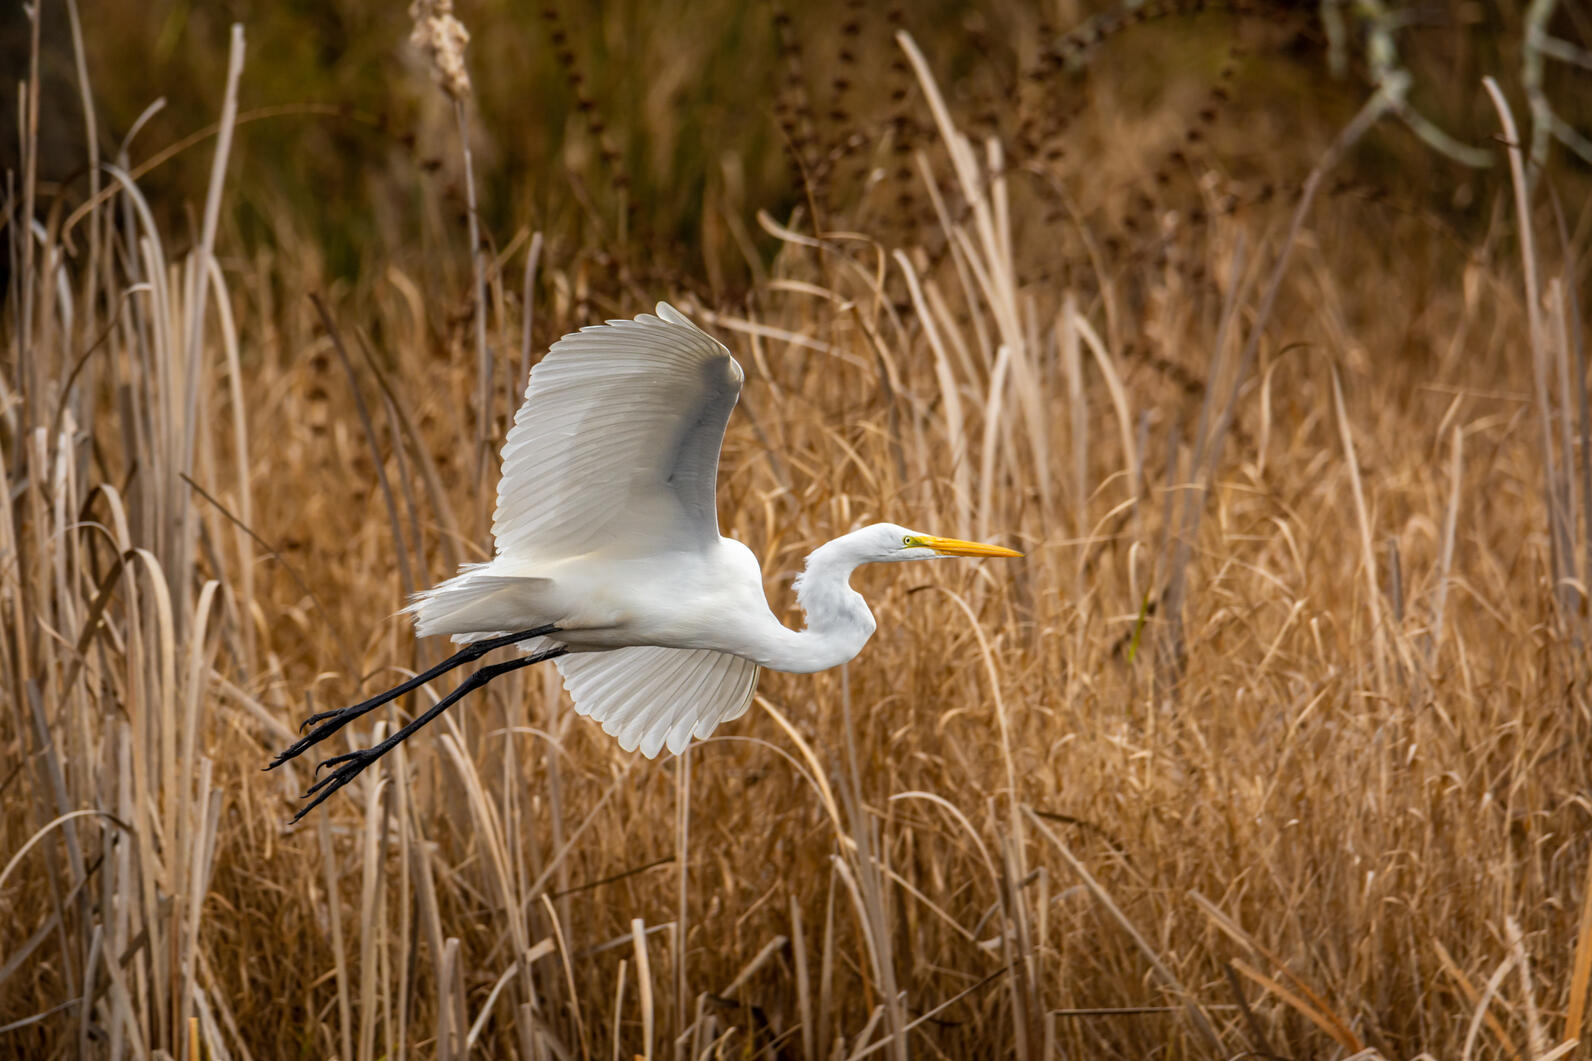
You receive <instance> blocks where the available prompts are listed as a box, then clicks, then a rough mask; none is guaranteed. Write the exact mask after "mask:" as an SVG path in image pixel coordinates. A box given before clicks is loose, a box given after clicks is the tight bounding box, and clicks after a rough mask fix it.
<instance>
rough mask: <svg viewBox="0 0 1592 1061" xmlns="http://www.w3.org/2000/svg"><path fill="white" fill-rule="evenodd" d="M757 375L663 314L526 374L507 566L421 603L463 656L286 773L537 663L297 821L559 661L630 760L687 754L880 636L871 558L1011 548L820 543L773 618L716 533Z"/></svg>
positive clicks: (624, 325)
mask: <svg viewBox="0 0 1592 1061" xmlns="http://www.w3.org/2000/svg"><path fill="white" fill-rule="evenodd" d="M743 379H744V374H743V373H742V371H741V366H740V365H738V364H737V363H736V361H735V358H733V357H731V356H730V352H729V351H728V350H727V349H725V347H724V346H723V344H721V343H720V342H718V341H717V340H716V339H714V338H712V337H711V336H709V335H708V334H707V333H706V332H703V331H702V330H701V329H699V328H698V327H697V326H696V325H694V324H692V323H691V322H690V321H689V320H687V319H686V318H685V317H684V316H683V315H682V314H681V313H679V312H678V311H677V310H675V309H674V308H673V307H671V306H669V305H667V304H666V303H659V304H658V307H657V313H656V315H654V314H642V315H641V316H639V317H637V318H636V319H635V320H633V321H624V320H621V321H609V322H608V323H607V324H603V325H597V326H594V327H590V328H583V329H581V330H580V331H578V332H575V333H573V334H571V335H566V336H564V337H563V338H562V339H560V340H559V341H558V342H556V343H554V344H553V346H552V349H550V350H549V351H548V353H547V356H546V357H544V358H543V359H542V361H541V362H540V363H539V364H538V365H537V366H536V367H535V368H533V369H532V370H531V378H530V381H529V384H528V385H527V387H526V391H525V402H524V404H523V405H521V406H520V409H519V411H518V413H516V414H515V417H514V426H513V428H512V429H510V431H509V435H508V439H507V440H506V442H505V443H504V446H503V476H502V479H501V481H500V482H499V484H498V503H497V511H496V514H495V515H494V517H493V521H492V534H493V537H494V538H495V539H496V549H495V555H494V556H493V558H492V559H491V560H489V561H487V562H486V563H484V564H475V565H471V566H468V567H466V568H465V569H464V570H462V571H461V572H460V573H459V574H458V575H457V576H455V577H454V578H451V579H449V580H448V581H446V582H444V583H442V584H441V585H439V586H436V587H435V588H433V589H430V590H427V591H425V592H424V593H421V594H418V595H417V596H416V597H415V599H414V601H413V602H412V603H411V604H410V606H409V608H408V609H407V610H408V611H410V612H412V613H413V614H414V616H415V627H416V632H417V633H418V634H419V635H421V636H426V635H432V634H442V635H450V636H452V637H453V639H454V640H455V641H459V642H462V643H464V644H465V645H466V646H467V647H466V648H465V649H464V650H462V651H461V652H459V653H457V654H456V655H455V656H454V657H453V658H452V659H449V660H448V661H446V662H445V663H443V664H441V665H439V666H437V667H434V668H432V669H431V670H429V671H427V672H425V673H424V674H421V675H417V676H416V677H415V678H413V679H411V680H409V681H407V682H405V683H403V684H401V685H399V686H396V687H394V688H393V689H390V690H388V691H386V692H384V693H381V694H379V695H377V696H375V697H372V698H370V699H369V700H366V701H364V702H362V703H359V704H356V705H354V706H352V707H348V708H344V709H342V710H340V711H331V712H326V713H324V714H321V715H317V716H315V717H314V718H312V719H311V720H310V722H311V723H316V724H317V725H316V728H315V729H314V730H313V731H312V732H310V733H309V734H308V735H307V736H305V737H304V738H303V739H301V740H300V741H298V742H297V743H296V744H294V745H293V746H292V747H290V748H288V749H287V750H286V751H284V752H283V753H282V754H281V755H279V756H278V757H277V758H276V760H275V761H274V762H273V763H272V765H273V766H276V765H279V764H281V763H282V762H285V761H287V760H288V759H291V758H293V757H294V756H297V755H299V754H301V753H302V752H304V751H305V750H306V749H307V748H309V747H310V746H312V745H314V744H316V743H317V742H319V741H321V740H324V739H325V738H326V737H328V736H330V735H331V734H332V733H334V732H336V731H337V730H338V729H340V728H341V727H342V726H344V725H347V724H348V723H349V722H351V721H353V720H354V719H355V718H358V717H360V716H361V715H363V714H365V713H366V712H368V711H371V710H373V709H375V708H376V707H379V706H380V705H382V704H384V703H387V702H389V701H390V700H393V699H395V698H396V697H398V696H400V695H402V694H403V693H405V692H408V691H410V690H412V689H415V688H418V687H419V686H420V685H422V684H424V683H426V682H428V681H431V680H432V679H434V678H436V677H438V676H439V675H441V674H443V673H445V672H446V671H448V670H451V669H453V668H454V667H458V666H461V665H463V664H464V663H468V662H470V661H472V660H475V659H479V658H480V657H481V656H482V655H484V654H485V653H486V652H487V651H490V650H491V649H493V648H496V647H501V646H503V645H508V644H513V645H515V646H516V647H517V648H519V649H520V650H521V651H523V652H525V653H528V655H527V656H525V657H523V658H520V659H517V660H514V661H511V662H508V663H499V664H492V665H489V666H485V667H482V668H481V669H479V670H477V671H475V672H474V673H473V674H472V675H471V676H470V677H469V678H467V679H466V680H465V681H464V682H463V683H462V684H461V685H460V686H459V688H458V689H456V690H455V691H454V692H453V693H451V694H449V696H447V697H445V698H443V699H442V700H441V701H439V702H438V703H437V704H436V705H435V706H434V707H432V708H431V709H430V710H428V711H427V712H425V713H424V714H423V715H421V716H420V717H418V718H417V719H415V720H414V721H413V722H411V723H409V724H408V725H406V726H405V727H404V728H403V729H401V730H399V731H398V732H397V733H396V734H394V735H393V736H392V737H389V738H388V739H387V740H385V741H383V742H382V743H381V744H379V745H377V746H376V747H374V748H371V749H366V750H363V751H358V752H351V753H348V754H346V755H341V756H335V757H333V758H332V759H330V760H328V762H327V763H323V764H322V765H323V766H324V765H329V764H342V765H341V766H339V768H338V769H337V770H336V771H334V772H333V773H332V774H329V775H327V776H326V777H324V778H322V779H321V780H320V781H319V782H317V783H316V785H315V786H314V787H312V788H311V790H310V793H309V794H311V795H313V794H315V793H317V792H318V793H319V795H318V796H316V799H315V801H314V802H312V803H310V804H309V805H308V806H306V807H305V808H304V809H303V810H301V811H300V812H299V813H300V816H302V815H303V814H304V813H305V812H307V811H308V810H309V809H310V808H311V807H314V806H315V805H316V804H317V803H319V802H320V801H321V800H323V799H325V798H326V796H328V795H330V794H331V792H333V791H336V789H337V788H340V787H341V786H342V785H344V784H347V783H348V781H350V780H352V778H353V777H354V776H356V775H357V774H358V773H359V772H360V771H361V770H363V769H365V767H367V766H369V765H370V763H372V762H374V761H375V760H376V759H377V758H379V757H380V756H381V755H383V754H385V753H386V752H387V751H389V750H391V748H392V747H395V746H396V745H397V743H398V742H400V741H402V740H404V739H405V738H406V737H408V736H409V735H410V734H411V733H413V732H414V731H415V730H416V729H418V728H419V727H420V726H422V725H424V724H425V723H426V722H427V721H429V720H430V719H431V718H434V717H435V716H436V714H438V713H440V712H441V711H443V710H445V709H446V708H447V707H448V706H449V705H450V704H452V703H454V702H455V701H456V700H457V699H459V698H460V697H462V696H463V695H465V694H466V693H468V692H469V691H470V690H471V689H473V688H478V687H480V686H481V685H484V684H485V683H486V682H488V681H490V680H491V679H492V678H494V677H496V676H497V675H498V674H501V673H504V672H505V671H507V670H511V669H514V668H516V667H519V666H524V665H527V664H530V663H535V662H538V661H539V660H542V659H556V661H557V665H558V668H559V671H560V673H561V674H562V675H563V678H564V685H565V687H566V688H567V689H568V690H569V693H570V696H571V697H572V698H573V700H574V702H575V708H576V710H577V711H579V712H580V713H581V714H583V715H588V716H590V717H591V718H593V719H594V720H596V721H597V722H599V723H601V724H602V727H603V729H604V730H605V731H607V732H608V733H610V734H612V735H613V736H615V737H617V738H618V740H619V743H620V744H621V746H623V747H624V748H625V749H626V750H627V751H630V750H635V749H638V748H639V749H640V751H641V752H642V754H643V755H646V756H648V757H651V756H654V755H657V754H658V752H659V751H661V750H662V749H663V748H665V747H667V748H668V749H669V750H670V751H673V752H676V753H678V752H680V751H683V750H684V749H685V747H686V745H687V744H688V743H689V742H690V741H691V739H692V738H693V737H696V738H703V737H707V736H708V735H709V734H710V733H712V732H713V729H714V727H715V726H717V725H719V724H720V723H722V722H725V721H728V720H730V719H734V718H737V717H739V716H740V715H741V714H742V713H744V712H745V711H746V709H747V707H748V706H749V705H750V703H751V700H752V693H753V691H754V689H755V688H756V685H757V675H758V669H759V668H760V667H768V668H772V669H775V670H784V671H795V672H810V671H817V670H823V669H826V668H828V667H833V666H836V665H838V664H841V663H844V662H845V661H846V660H849V659H851V658H852V657H853V656H855V655H856V654H857V653H858V652H859V651H860V650H861V649H862V646H863V644H864V643H866V642H867V640H868V638H869V637H870V636H871V635H872V634H873V631H874V619H873V615H872V613H871V612H869V610H868V606H867V603H866V602H865V601H864V600H863V599H862V597H861V596H860V595H859V594H858V593H857V592H856V591H855V590H853V589H852V588H851V586H850V584H849V581H848V580H849V579H850V576H851V572H852V571H853V570H855V569H856V567H857V566H858V565H859V564H864V563H869V562H872V561H896V560H927V559H932V558H934V557H940V556H1018V555H1020V554H1018V553H1016V552H1014V551H1012V550H1010V549H1005V548H1002V547H1000V546H994V545H980V544H978V543H976V542H964V541H959V540H957V539H954V538H937V537H934V536H932V535H928V534H922V533H919V532H916V531H910V530H907V529H906V528H903V527H899V526H896V525H895V524H893V523H878V524H874V525H872V526H869V527H864V528H862V529H861V530H857V531H853V532H852V533H850V534H846V535H842V536H841V537H839V538H836V539H835V540H833V541H831V542H828V543H827V544H825V545H823V546H821V547H819V548H818V549H816V550H815V551H814V552H813V553H812V554H811V555H809V556H808V558H807V564H806V568H805V570H803V572H802V573H801V575H800V576H799V577H798V578H797V580H796V599H797V602H798V603H799V604H800V605H801V607H802V609H803V611H804V612H805V613H806V616H807V626H806V628H805V629H802V630H799V631H797V630H790V629H788V628H786V627H785V626H784V625H782V624H781V623H780V622H779V620H778V619H776V618H775V617H774V614H773V613H772V612H771V611H770V610H769V607H768V602H767V600H766V599H765V598H764V596H763V579H762V571H761V569H760V567H759V565H758V562H757V558H756V557H755V556H753V555H752V552H751V550H749V549H748V548H746V546H744V545H742V544H741V543H740V542H737V541H734V540H732V539H729V538H724V537H722V536H721V535H720V534H719V523H718V516H717V512H716V510H715V505H714V487H715V483H716V480H717V476H718V461H719V447H720V444H721V443H722V441H723V439H724V428H725V425H726V423H727V422H728V421H729V418H730V413H731V411H732V410H733V409H734V408H735V403H736V400H737V399H738V398H739V396H740V393H741V381H742V380H743Z"/></svg>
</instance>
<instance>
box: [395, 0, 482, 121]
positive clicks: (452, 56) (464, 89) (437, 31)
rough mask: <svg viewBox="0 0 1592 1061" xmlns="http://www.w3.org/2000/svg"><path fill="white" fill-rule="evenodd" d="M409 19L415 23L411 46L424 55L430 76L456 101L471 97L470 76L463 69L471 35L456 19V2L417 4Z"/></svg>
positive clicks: (443, 0)
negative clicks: (454, 15) (465, 52)
mask: <svg viewBox="0 0 1592 1061" xmlns="http://www.w3.org/2000/svg"><path fill="white" fill-rule="evenodd" d="M409 17H410V18H412V19H414V20H415V28H414V32H412V33H410V34H409V43H411V44H413V45H415V46H416V47H417V48H419V49H420V50H421V51H422V52H424V53H425V56H426V59H427V60H429V61H430V63H431V76H432V77H433V78H434V79H435V80H436V82H437V84H438V85H440V86H442V91H444V92H446V93H447V94H448V95H449V96H450V97H452V98H453V99H454V100H458V101H463V100H466V99H468V98H469V97H470V72H469V71H468V70H466V69H465V66H464V46H465V45H466V44H468V43H470V32H469V30H467V29H465V28H464V23H462V22H460V21H459V20H458V19H457V18H454V17H453V0H414V2H413V3H411V4H410V5H409Z"/></svg>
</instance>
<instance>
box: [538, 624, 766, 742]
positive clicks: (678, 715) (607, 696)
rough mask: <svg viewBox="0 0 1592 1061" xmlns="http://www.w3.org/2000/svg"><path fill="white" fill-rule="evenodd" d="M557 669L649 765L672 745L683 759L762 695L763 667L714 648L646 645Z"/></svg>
mask: <svg viewBox="0 0 1592 1061" xmlns="http://www.w3.org/2000/svg"><path fill="white" fill-rule="evenodd" d="M555 662H556V663H557V665H558V670H559V673H560V674H562V675H563V676H564V686H565V688H567V689H568V690H569V695H570V696H571V697H572V698H573V699H574V701H575V710H576V711H577V712H579V713H580V714H582V715H587V716H589V717H590V718H592V719H594V720H595V721H597V722H600V723H602V727H603V731H604V732H606V733H608V734H609V735H611V736H614V737H617V738H619V745H620V747H622V748H624V749H625V751H627V752H630V751H635V750H636V749H637V748H638V747H639V748H640V749H641V754H642V755H645V756H646V757H647V758H649V759H651V758H652V757H654V756H655V755H657V754H658V752H659V751H661V750H662V749H663V748H664V747H666V746H667V747H668V749H669V750H670V751H671V752H674V753H675V754H676V755H678V754H679V753H680V752H682V751H684V750H685V747H686V745H687V744H689V743H690V742H691V738H692V737H697V738H698V739H701V738H704V737H706V736H707V735H708V734H710V733H712V732H713V727H715V726H717V725H718V724H719V723H720V722H727V721H729V720H730V719H732V718H739V717H740V716H741V715H743V714H745V713H746V709H747V708H748V707H749V706H751V703H752V691H753V690H754V689H756V688H757V670H758V668H757V664H755V663H753V662H752V661H750V660H746V659H742V658H741V657H740V656H732V655H730V654H729V653H727V652H714V651H713V650H711V649H702V648H656V647H652V646H648V645H642V646H637V647H632V648H618V649H613V650H612V651H608V652H576V653H572V654H570V655H568V656H560V657H559V658H558V659H557V660H556V661H555Z"/></svg>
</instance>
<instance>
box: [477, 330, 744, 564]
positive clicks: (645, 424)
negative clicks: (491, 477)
mask: <svg viewBox="0 0 1592 1061" xmlns="http://www.w3.org/2000/svg"><path fill="white" fill-rule="evenodd" d="M743 378H744V377H743V374H742V372H741V366H740V365H739V364H737V363H736V361H735V358H733V357H731V356H730V352H729V351H728V350H726V349H725V348H724V345H723V344H722V343H720V342H719V341H718V340H716V339H714V338H713V337H712V336H710V335H708V334H707V333H706V332H704V331H702V330H701V329H700V328H698V327H697V326H696V325H694V324H692V323H691V322H690V321H689V320H687V319H686V318H685V317H684V316H682V315H681V314H680V313H679V312H678V311H677V310H675V309H674V308H673V307H672V306H670V305H669V304H667V303H664V302H660V303H658V308H657V316H653V315H652V314H647V313H644V314H642V315H641V316H639V317H637V318H636V319H635V320H633V321H625V320H620V321H609V322H608V323H607V324H599V325H594V326H592V327H589V328H582V329H581V330H580V331H578V332H575V333H573V334H571V335H566V336H564V337H563V338H562V339H560V340H559V341H558V342H556V343H554V344H553V346H552V349H550V350H549V351H548V353H547V356H546V357H544V358H543V359H542V360H541V362H540V363H538V364H537V366H536V367H535V368H533V369H532V370H531V379H530V383H529V385H528V386H527V387H526V390H525V402H524V404H522V405H521V406H520V409H519V412H518V413H516V414H515V417H514V426H513V428H511V429H510V431H509V436H508V439H507V441H506V442H505V443H504V445H503V477H502V479H501V480H500V481H499V483H498V504H497V513H496V515H495V516H494V517H493V520H492V534H493V537H495V538H496V539H497V555H498V556H500V557H506V558H510V559H515V560H521V559H524V560H537V559H541V560H546V559H553V558H558V557H563V556H568V555H572V554H574V553H587V552H592V551H594V550H597V549H600V548H603V547H604V546H607V545H612V544H614V543H616V542H624V541H627V540H629V538H630V537H631V536H636V537H637V538H638V540H639V539H640V538H644V539H645V541H646V543H647V544H648V545H649V547H650V548H652V549H657V548H658V547H659V545H660V544H662V542H660V536H665V535H666V536H667V538H666V541H667V542H668V544H671V545H674V546H676V547H691V546H696V547H704V546H706V545H707V544H709V543H711V542H713V541H715V540H717V538H718V534H719V522H718V515H717V512H716V510H715V508H714V496H713V490H714V484H715V482H716V480H717V478H718V467H719V446H720V444H721V443H722V442H723V440H724V425H725V424H726V423H727V422H728V421H729V418H730V411H731V410H732V409H734V408H735V402H736V399H737V398H739V397H740V393H741V380H742V379H743Z"/></svg>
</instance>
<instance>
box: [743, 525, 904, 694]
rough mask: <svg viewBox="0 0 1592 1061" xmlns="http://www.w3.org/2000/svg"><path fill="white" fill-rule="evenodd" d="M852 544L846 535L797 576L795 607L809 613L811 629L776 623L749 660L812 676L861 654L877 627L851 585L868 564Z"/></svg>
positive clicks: (817, 551) (812, 558) (813, 554)
mask: <svg viewBox="0 0 1592 1061" xmlns="http://www.w3.org/2000/svg"><path fill="white" fill-rule="evenodd" d="M852 539H853V536H852V535H846V536H844V537H840V538H836V539H835V540H834V541H832V542H827V543H825V544H824V545H821V546H819V547H818V548H817V549H814V550H813V551H812V552H811V553H810V554H808V557H807V566H806V568H805V569H804V570H803V571H802V573H801V574H799V575H797V576H796V585H795V588H796V603H798V604H800V605H801V607H802V611H803V612H805V613H806V614H807V626H806V629H803V630H791V629H788V628H786V627H785V626H783V625H781V624H779V623H778V622H775V623H773V624H772V626H773V629H766V630H759V631H757V636H756V640H757V641H758V642H759V644H758V645H757V647H756V649H755V650H754V651H753V652H751V653H748V656H749V658H752V659H754V660H756V662H757V663H759V664H761V665H762V666H764V667H767V668H769V669H770V670H779V671H789V672H791V673H794V674H810V673H812V672H813V671H820V670H828V669H829V668H830V667H838V666H840V664H842V663H845V662H846V661H847V660H849V659H851V658H852V657H853V656H855V655H856V654H857V653H858V652H861V651H862V646H863V645H865V644H867V643H868V638H870V637H872V636H873V631H874V629H875V623H874V621H873V613H872V612H870V611H869V610H868V602H867V601H865V600H863V599H862V594H860V593H858V592H857V591H856V590H854V589H852V588H851V585H850V582H849V580H850V578H851V573H852V572H853V571H855V570H856V569H857V566H858V565H859V564H862V563H864V562H866V560H867V559H868V557H866V556H864V555H862V553H861V550H860V549H859V548H858V545H859V543H858V542H856V541H855V540H852ZM770 618H772V616H771V617H770Z"/></svg>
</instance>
